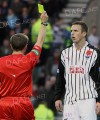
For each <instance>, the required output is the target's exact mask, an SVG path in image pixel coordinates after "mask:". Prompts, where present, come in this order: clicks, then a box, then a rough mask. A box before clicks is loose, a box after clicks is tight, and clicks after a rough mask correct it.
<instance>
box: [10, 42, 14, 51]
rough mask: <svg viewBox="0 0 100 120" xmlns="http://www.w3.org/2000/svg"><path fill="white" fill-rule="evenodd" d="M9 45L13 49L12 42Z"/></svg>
mask: <svg viewBox="0 0 100 120" xmlns="http://www.w3.org/2000/svg"><path fill="white" fill-rule="evenodd" d="M10 47H11V49H12V50H13V51H14V49H13V47H12V44H11V43H10Z"/></svg>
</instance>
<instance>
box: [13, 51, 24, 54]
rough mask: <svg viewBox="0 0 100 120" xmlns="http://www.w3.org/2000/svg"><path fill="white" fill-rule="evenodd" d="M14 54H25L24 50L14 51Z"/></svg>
mask: <svg viewBox="0 0 100 120" xmlns="http://www.w3.org/2000/svg"><path fill="white" fill-rule="evenodd" d="M12 54H24V53H23V52H22V51H13V53H12Z"/></svg>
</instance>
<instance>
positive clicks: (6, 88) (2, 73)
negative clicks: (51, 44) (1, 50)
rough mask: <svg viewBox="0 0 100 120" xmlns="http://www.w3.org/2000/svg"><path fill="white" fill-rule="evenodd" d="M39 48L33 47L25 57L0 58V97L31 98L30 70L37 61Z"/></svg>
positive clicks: (13, 55) (15, 55)
mask: <svg viewBox="0 0 100 120" xmlns="http://www.w3.org/2000/svg"><path fill="white" fill-rule="evenodd" d="M40 53H41V48H40V47H39V46H36V45H35V46H34V47H33V49H32V51H31V52H30V53H28V54H27V55H22V54H12V55H9V56H5V57H2V58H0V97H1V98H3V97H30V96H32V69H33V68H34V66H35V65H36V63H37V62H38V61H39V56H40Z"/></svg>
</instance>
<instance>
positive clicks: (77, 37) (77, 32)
mask: <svg viewBox="0 0 100 120" xmlns="http://www.w3.org/2000/svg"><path fill="white" fill-rule="evenodd" d="M85 36H86V32H82V28H81V26H80V25H72V27H71V39H72V41H73V42H74V43H79V42H80V41H81V40H82V39H83V38H84V37H85Z"/></svg>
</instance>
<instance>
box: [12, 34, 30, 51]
mask: <svg viewBox="0 0 100 120" xmlns="http://www.w3.org/2000/svg"><path fill="white" fill-rule="evenodd" d="M28 40H29V38H28V36H26V35H25V34H23V33H17V34H14V35H13V36H12V37H11V38H10V44H11V46H12V49H13V50H15V51H20V50H23V49H24V47H25V46H26V45H27V44H28Z"/></svg>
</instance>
